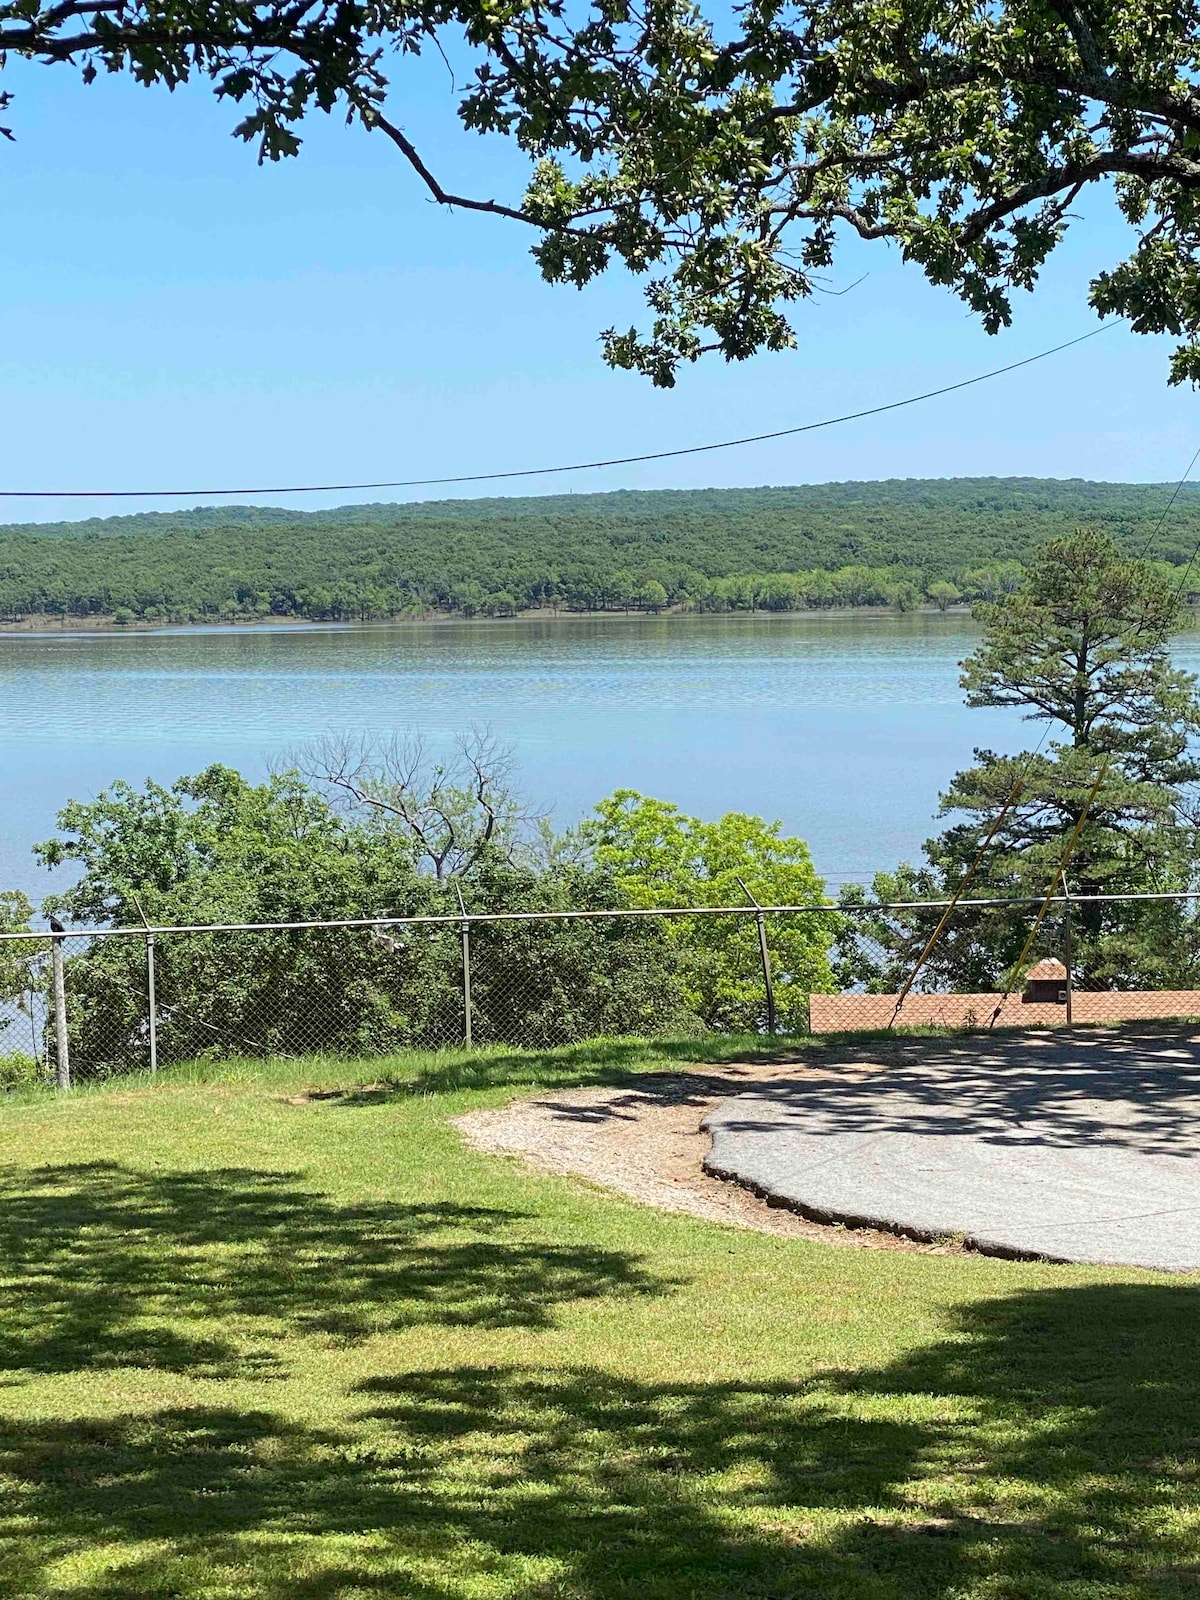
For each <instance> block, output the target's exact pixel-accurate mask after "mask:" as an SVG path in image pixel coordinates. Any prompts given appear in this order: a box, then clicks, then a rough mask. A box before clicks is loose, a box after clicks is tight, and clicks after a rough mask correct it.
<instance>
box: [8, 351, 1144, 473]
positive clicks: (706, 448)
mask: <svg viewBox="0 0 1200 1600" xmlns="http://www.w3.org/2000/svg"><path fill="white" fill-rule="evenodd" d="M1115 326H1117V324H1116V323H1115V322H1106V323H1104V324H1103V326H1101V327H1099V328H1093V329H1091V331H1090V332H1088V333H1081V334H1079V335H1078V337H1077V338H1074V339H1067V340H1066V341H1065V342H1064V343H1062V344H1056V345H1052V346H1051V347H1050V349H1048V350H1039V351H1038V352H1037V354H1036V355H1032V356H1025V357H1023V359H1022V360H1020V361H1010V362H1009V363H1008V364H1007V366H1003V367H993V368H992V370H991V371H990V372H978V373H976V374H975V376H974V377H973V378H960V379H959V381H958V382H957V383H946V384H943V385H942V386H941V388H939V389H926V390H925V391H924V392H923V393H922V394H910V395H906V396H905V397H904V399H902V400H889V401H886V402H885V403H884V404H883V405H878V406H866V407H865V408H864V409H863V410H862V411H847V412H844V413H843V414H842V415H841V416H838V417H823V418H822V419H821V420H820V421H819V422H801V423H798V424H797V425H796V426H795V427H792V428H776V429H774V430H773V431H772V432H770V433H751V434H747V435H746V436H745V437H744V438H741V439H720V440H718V441H717V442H716V443H715V444H692V445H684V446H681V447H680V448H679V449H677V450H648V451H645V452H644V453H643V454H641V455H636V456H610V457H608V458H606V459H604V460H600V461H573V462H570V463H568V464H567V465H565V466H558V467H514V468H511V469H509V470H508V471H504V472H462V473H457V474H455V475H454V476H451V477H444V478H392V479H387V480H379V481H377V482H374V483H302V484H295V483H293V484H270V485H266V486H259V487H243V488H237V489H0V500H179V499H213V498H221V497H223V496H225V495H235V494H246V495H264V494H341V493H350V492H351V491H361V490H366V489H433V488H438V487H440V486H445V485H450V484H456V483H499V482H500V481H501V480H503V479H508V478H545V477H550V476H551V475H553V474H556V473H563V472H592V471H596V470H597V469H599V468H601V467H629V466H636V465H637V464H638V463H640V462H644V461H669V460H675V459H678V458H679V457H680V456H699V455H706V454H707V453H709V452H710V451H713V450H736V449H738V448H739V447H740V446H742V445H747V444H764V443H767V442H769V441H770V440H772V439H789V438H793V437H795V435H797V434H801V433H815V432H817V430H818V429H820V428H834V427H837V425H838V424H839V423H843V422H858V421H860V420H861V419H862V418H864V417H878V416H882V415H883V414H884V412H887V411H899V410H901V409H902V408H903V407H904V406H915V405H919V404H920V402H921V401H922V400H936V399H937V398H938V397H939V395H944V394H955V393H956V392H957V391H958V390H960V389H970V388H971V387H972V386H973V385H974V384H977V383H987V382H988V380H989V379H991V378H1002V377H1003V376H1004V374H1005V373H1007V372H1019V371H1020V369H1021V368H1022V367H1030V366H1032V365H1033V364H1034V362H1035V361H1045V360H1046V359H1047V358H1048V357H1049V356H1056V355H1060V354H1061V353H1062V351H1064V350H1073V349H1074V348H1075V346H1076V345H1079V344H1086V343H1087V341H1088V340H1089V339H1094V338H1095V337H1096V336H1097V334H1101V333H1107V332H1108V330H1109V329H1110V328H1112V327H1115Z"/></svg>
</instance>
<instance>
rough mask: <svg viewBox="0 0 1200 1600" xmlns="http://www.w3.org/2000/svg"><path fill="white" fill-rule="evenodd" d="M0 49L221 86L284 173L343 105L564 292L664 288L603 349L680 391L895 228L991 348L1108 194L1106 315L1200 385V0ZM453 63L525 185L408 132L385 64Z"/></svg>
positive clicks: (360, 21)
mask: <svg viewBox="0 0 1200 1600" xmlns="http://www.w3.org/2000/svg"><path fill="white" fill-rule="evenodd" d="M0 49H3V51H4V52H5V54H6V55H10V56H13V55H15V56H23V57H26V58H28V59H30V60H33V61H38V62H43V63H46V64H49V65H61V66H69V67H72V68H74V69H75V70H76V71H78V72H80V73H81V74H82V76H83V78H84V80H85V81H89V82H90V81H91V80H92V79H94V78H95V76H96V75H97V74H98V73H99V72H102V71H108V72H128V73H130V74H132V76H134V77H135V78H136V79H137V80H138V81H140V82H143V83H148V84H149V83H165V84H167V85H169V86H171V87H174V86H175V85H177V84H180V83H182V82H184V81H186V80H188V79H189V78H193V77H199V78H206V79H208V80H209V81H210V82H211V83H212V85H213V87H214V89H215V91H216V93H217V95H218V96H220V97H221V98H222V99H228V100H231V101H233V102H235V103H236V104H237V105H238V106H239V108H240V113H241V114H240V119H239V120H238V122H237V124H236V129H235V131H236V132H237V134H238V135H239V136H240V137H242V138H243V139H245V140H247V141H249V142H251V143H253V144H254V146H255V147H256V148H257V150H258V152H259V155H260V157H261V158H262V159H266V160H278V159H280V158H281V157H284V156H290V155H294V154H295V153H296V152H297V150H298V149H299V146H300V132H299V129H300V125H301V124H302V123H303V120H304V118H305V117H306V116H307V115H308V114H309V113H310V112H311V111H313V110H315V109H321V110H324V111H335V110H336V111H339V112H341V113H344V114H345V115H346V116H347V117H348V118H349V120H351V121H352V122H357V123H359V124H361V125H363V126H364V127H366V128H368V129H371V130H372V131H374V132H375V133H376V134H377V135H378V136H379V137H381V138H385V139H388V140H390V141H391V143H392V144H393V145H394V147H395V148H396V150H397V152H398V154H399V156H400V158H401V159H402V160H403V161H404V162H405V163H407V165H408V166H409V167H410V168H411V169H412V171H413V173H414V174H415V176H416V178H417V179H418V180H419V181H420V182H421V183H422V184H424V186H425V187H426V188H427V189H428V191H429V192H430V193H431V194H432V195H433V197H434V198H435V199H436V200H437V201H439V202H440V203H442V204H445V205H449V206H454V207H459V208H464V209H470V210H473V211H477V212H484V213H491V214H493V215H495V216H497V217H499V218H505V219H508V220H509V221H511V222H515V223H517V224H520V225H522V226H524V227H527V228H529V229H530V230H532V232H533V234H534V236H535V239H534V243H533V253H534V256H535V258H536V260H537V263H538V266H539V267H540V270H541V272H542V274H543V276H544V277H545V278H546V279H547V280H549V281H550V282H557V283H569V284H576V285H581V284H585V283H587V282H588V281H589V280H591V279H593V278H595V277H596V276H597V275H598V274H599V273H602V272H603V271H604V270H605V269H606V268H607V267H608V266H609V265H610V264H611V263H613V262H619V263H622V264H623V265H624V266H625V267H627V268H628V269H629V270H630V271H632V272H633V273H635V274H636V275H638V276H639V277H641V278H644V279H645V281H646V299H647V302H648V306H649V310H650V323H649V326H648V327H647V328H645V329H642V330H638V329H636V328H630V329H627V330H620V329H616V328H609V329H608V330H606V332H605V333H604V349H605V355H606V358H607V359H608V361H609V362H610V363H611V364H613V365H614V366H618V367H626V368H636V369H637V370H639V371H641V372H643V373H645V374H647V375H648V376H649V377H650V378H651V379H652V380H653V381H654V382H655V383H656V384H660V385H670V384H671V383H672V382H673V381H674V378H675V373H676V371H677V369H678V367H679V365H680V363H681V362H687V361H694V360H696V359H697V358H698V357H699V356H700V355H701V354H702V353H704V352H705V351H709V350H715V351H719V352H720V353H721V354H722V355H724V356H725V357H726V358H727V359H729V360H740V359H743V358H744V357H746V356H749V355H751V354H753V353H754V352H755V351H758V350H762V349H770V350H778V349H782V348H785V347H787V346H789V345H792V344H794V343H795V342H796V333H795V329H794V325H793V320H792V308H793V307H794V306H795V305H796V304H797V303H798V302H802V301H804V300H806V299H808V298H809V297H811V296H812V295H813V294H814V293H816V292H817V291H819V290H820V289H821V287H822V286H823V283H824V282H825V278H826V275H827V274H828V273H829V271H830V270H831V268H833V267H834V266H835V265H836V263H837V252H838V246H839V242H840V239H841V238H842V237H843V236H845V235H857V236H858V237H859V238H860V239H863V240H867V241H883V240H890V241H892V242H893V243H894V244H895V245H896V246H897V247H898V248H899V249H900V251H901V252H902V254H903V255H904V257H905V259H906V260H909V261H911V262H913V263H914V264H915V265H916V266H917V267H919V268H920V269H921V270H922V271H923V272H924V273H925V274H926V276H927V277H928V278H929V279H930V280H931V281H932V282H934V283H936V284H939V285H944V286H945V287H947V288H948V289H950V290H952V291H953V292H954V293H956V294H958V295H959V296H961V298H962V299H963V300H964V301H965V302H966V303H967V305H968V306H969V307H970V308H971V309H972V311H974V312H975V313H976V314H977V315H978V316H979V317H980V319H981V320H982V322H983V324H984V326H985V327H986V328H987V329H988V330H989V331H991V332H995V331H996V330H998V329H999V328H1001V327H1003V326H1004V325H1005V324H1006V323H1007V322H1009V320H1010V318H1011V314H1012V313H1011V301H1012V295H1013V292H1014V291H1015V290H1021V289H1029V288H1031V287H1032V286H1033V285H1034V283H1035V282H1036V280H1037V277H1038V274H1039V272H1040V270H1041V268H1042V266H1043V264H1044V263H1045V261H1046V259H1047V257H1048V256H1049V255H1050V253H1051V252H1052V251H1053V250H1054V249H1055V247H1056V246H1057V245H1058V244H1059V243H1060V242H1061V240H1062V239H1063V236H1064V234H1065V233H1066V231H1067V228H1068V225H1069V223H1070V221H1071V219H1072V217H1073V215H1074V214H1075V212H1076V209H1077V207H1078V205H1079V203H1080V199H1081V197H1082V196H1083V195H1084V194H1085V193H1086V192H1087V191H1089V190H1091V189H1093V188H1095V187H1096V186H1098V185H1115V192H1116V197H1117V201H1118V204H1119V205H1120V208H1121V210H1122V212H1123V213H1124V215H1125V217H1126V218H1127V219H1128V221H1129V222H1130V223H1131V224H1132V226H1133V229H1134V245H1133V249H1132V251H1131V253H1130V254H1129V255H1128V256H1127V257H1125V259H1123V260H1113V261H1112V262H1111V263H1110V264H1109V265H1108V266H1107V267H1105V268H1104V269H1103V270H1102V271H1100V272H1099V273H1098V274H1097V275H1096V277H1095V278H1094V279H1093V281H1092V284H1091V291H1090V298H1091V303H1092V305H1093V306H1094V307H1095V308H1096V309H1097V310H1098V311H1099V312H1100V313H1101V314H1102V315H1109V314H1113V313H1119V314H1121V315H1124V316H1127V317H1129V318H1130V320H1131V322H1132V324H1133V326H1134V327H1135V328H1136V329H1138V330H1139V331H1142V332H1167V333H1170V334H1172V335H1174V336H1175V337H1176V338H1177V339H1178V340H1179V344H1178V347H1177V349H1176V352H1175V355H1174V358H1173V362H1172V366H1171V376H1172V379H1173V380H1174V381H1176V382H1178V381H1180V380H1182V379H1185V378H1194V377H1196V376H1197V375H1198V374H1200V289H1198V288H1197V264H1198V260H1200V223H1198V215H1200V214H1198V211H1197V205H1196V198H1195V197H1196V194H1197V190H1198V188H1200V159H1198V157H1197V150H1198V147H1200V88H1198V87H1197V73H1198V71H1200V29H1198V12H1197V8H1196V5H1195V4H1194V3H1182V0H1170V3H1168V4H1165V5H1163V4H1157V3H1152V0H1122V3H1121V4H1119V5H1118V4H1113V3H1111V0H1110V3H1100V0H997V3H995V4H991V5H986V6H985V5H978V4H977V5H966V6H964V5H961V4H957V3H954V0H936V3H934V4H922V5H916V4H913V3H912V0H902V3H900V4H886V3H883V0H850V3H847V0H746V3H744V4H742V5H739V6H737V7H735V8H730V9H726V8H719V9H718V8H715V7H714V8H713V9H712V11H711V13H706V12H704V11H703V10H701V9H700V7H699V6H697V5H696V4H695V3H694V0H651V3H644V0H643V3H631V0H591V3H583V0H576V3H574V4H568V3H567V0H550V3H547V0H509V3H507V4H505V5H496V4H493V3H492V0H458V3H452V0H415V3H407V4H404V5H399V4H396V3H394V0H212V3H210V4H206V5H199V4H197V3H196V0H62V3H60V4H55V5H50V6H45V7H42V8H40V9H39V8H37V7H35V6H31V5H29V4H28V3H27V0H5V3H4V4H3V5H0ZM430 52H443V53H445V52H449V53H450V54H452V55H453V56H454V57H455V59H456V61H457V60H460V59H465V60H466V61H467V62H468V63H469V65H468V68H467V74H466V81H465V84H464V87H463V89H462V91H461V96H460V98H459V100H458V105H457V115H458V118H459V120H460V121H461V123H462V125H463V126H464V127H465V128H466V129H468V130H470V131H474V132H479V133H495V134H500V135H503V136H505V137H507V138H509V139H510V140H512V141H513V142H514V143H515V145H516V146H517V147H518V148H519V150H520V151H521V152H522V153H523V154H524V155H525V156H526V157H527V158H528V162H529V169H528V183H527V186H526V188H525V192H524V194H523V195H521V194H515V193H514V194H512V195H509V196H506V197H495V196H492V195H487V194H478V193H477V194H471V193H465V192H464V193H458V192H454V190H453V189H452V188H451V186H450V183H449V181H448V180H446V179H445V176H444V174H439V173H437V172H435V171H434V170H433V168H432V166H431V164H430V161H429V160H427V159H426V156H425V155H424V154H423V153H422V152H421V151H420V150H419V149H418V148H417V146H416V145H415V144H414V143H413V141H412V139H411V138H410V137H409V135H408V134H407V133H406V132H405V129H404V121H405V112H404V106H403V104H402V103H399V104H398V103H397V99H398V97H397V96H396V94H394V93H392V92H390V85H389V75H390V74H392V73H394V70H395V63H396V62H397V61H398V60H399V59H400V58H403V57H406V56H407V57H411V56H413V55H418V54H421V53H430ZM8 131H10V133H11V128H10V130H8ZM465 187H466V186H465V185H464V188H465Z"/></svg>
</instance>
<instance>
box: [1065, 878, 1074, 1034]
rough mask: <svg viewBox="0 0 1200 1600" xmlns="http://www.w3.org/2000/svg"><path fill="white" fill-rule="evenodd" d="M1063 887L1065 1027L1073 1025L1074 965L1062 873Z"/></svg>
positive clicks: (1068, 899)
mask: <svg viewBox="0 0 1200 1600" xmlns="http://www.w3.org/2000/svg"><path fill="white" fill-rule="evenodd" d="M1062 887H1063V966H1064V967H1066V969H1067V1027H1068V1028H1070V1027H1073V1026H1074V1022H1075V1018H1074V1014H1073V1013H1074V1006H1073V1004H1072V1000H1073V996H1074V990H1075V966H1074V962H1073V953H1074V952H1073V948H1072V946H1073V940H1072V929H1071V891H1070V890H1069V889H1068V888H1067V875H1066V873H1065V872H1064V873H1063V874H1062Z"/></svg>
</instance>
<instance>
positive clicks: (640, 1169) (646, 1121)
mask: <svg viewBox="0 0 1200 1600" xmlns="http://www.w3.org/2000/svg"><path fill="white" fill-rule="evenodd" d="M863 1065H864V1066H866V1070H871V1067H870V1066H867V1065H866V1064H865V1063H864V1064H863ZM803 1072H804V1069H803V1068H797V1066H796V1064H795V1063H794V1062H788V1063H781V1064H780V1066H779V1067H778V1068H770V1067H768V1068H764V1067H763V1065H762V1064H761V1063H756V1064H753V1065H744V1066H743V1065H739V1064H733V1065H722V1066H721V1067H719V1068H714V1069H713V1071H712V1072H711V1073H705V1072H703V1071H697V1072H691V1073H669V1074H668V1073H662V1074H658V1073H655V1074H652V1075H650V1074H648V1075H647V1076H645V1077H640V1078H638V1080H637V1081H636V1083H635V1084H630V1085H627V1086H623V1087H621V1088H617V1089H613V1088H604V1089H565V1090H562V1091H560V1092H557V1093H552V1094H544V1095H539V1096H537V1097H536V1098H534V1099H529V1100H515V1101H512V1102H511V1103H510V1104H509V1105H507V1106H501V1107H498V1108H496V1109H495V1110H488V1111H471V1112H468V1113H467V1114H466V1115H465V1116H461V1117H455V1118H454V1124H455V1126H456V1127H457V1128H458V1129H459V1130H460V1131H461V1133H462V1134H463V1136H464V1138H465V1139H466V1140H467V1142H468V1143H469V1144H470V1145H472V1146H473V1147H474V1148H475V1149H476V1150H484V1151H487V1152H489V1153H490V1154H493V1155H512V1156H518V1157H520V1158H521V1159H522V1160H524V1161H526V1162H528V1164H529V1165H530V1166H532V1167H534V1168H536V1169H537V1170H538V1171H539V1172H549V1173H554V1174H557V1175H560V1176H561V1175H568V1176H571V1177H577V1178H584V1179H586V1180H587V1181H588V1182H589V1183H595V1184H598V1185H600V1186H601V1187H602V1188H605V1189H612V1190H615V1191H616V1193H618V1194H622V1195H625V1196H627V1197H628V1198H629V1199H631V1200H638V1201H640V1202H641V1203H642V1204H643V1205H651V1206H657V1207H658V1208H659V1209H660V1210H662V1211H682V1212H686V1213H687V1214H688V1215H689V1216H693V1217H703V1218H704V1219H705V1220H706V1221H708V1222H724V1223H727V1224H729V1225H730V1226H731V1227H735V1228H753V1229H755V1230H757V1231H758V1232H759V1233H774V1234H782V1235H784V1236H785V1237H788V1238H794V1239H813V1240H819V1241H821V1242H822V1243H824V1244H841V1245H850V1246H853V1247H856V1248H858V1249H867V1250H904V1251H914V1250H915V1251H920V1252H923V1253H925V1254H938V1255H945V1254H949V1253H953V1252H954V1251H955V1249H956V1247H955V1246H953V1245H947V1244H936V1245H931V1244H921V1243H918V1242H916V1241H915V1240H912V1239H904V1238H900V1237H898V1236H897V1235H895V1234H890V1233H884V1232H880V1231H877V1230H875V1229H872V1228H844V1227H837V1226H830V1225H827V1224H824V1223H819V1222H810V1221H808V1220H807V1219H806V1218H804V1217H800V1216H797V1215H796V1213H795V1212H793V1211H788V1210H785V1209H783V1208H781V1207H778V1206H772V1205H768V1204H767V1202H766V1201H765V1200H761V1199H759V1198H758V1196H757V1195H754V1194H752V1193H751V1192H750V1191H749V1190H748V1189H743V1188H741V1187H740V1186H738V1185H737V1184H733V1183H728V1182H726V1181H725V1180H723V1179H721V1178H713V1177H710V1176H709V1175H708V1173H706V1172H705V1171H704V1169H703V1167H702V1165H701V1163H702V1162H703V1160H704V1157H705V1156H706V1155H707V1154H708V1149H709V1145H710V1143H711V1141H710V1138H709V1135H708V1134H707V1133H705V1132H704V1131H703V1129H702V1128H701V1126H700V1124H701V1122H702V1121H703V1119H704V1118H705V1116H706V1115H707V1114H708V1112H709V1111H710V1110H711V1109H712V1107H713V1106H715V1105H717V1104H718V1102H719V1101H721V1100H725V1099H728V1097H729V1096H730V1095H731V1094H736V1093H738V1092H744V1091H746V1090H748V1089H750V1088H752V1087H753V1086H754V1085H755V1084H757V1083H762V1082H764V1081H766V1080H767V1079H773V1080H775V1081H778V1080H779V1079H782V1078H788V1077H796V1076H798V1075H800V1074H801V1073H803ZM804 1075H806V1076H807V1074H806V1073H805V1074H804Z"/></svg>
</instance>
